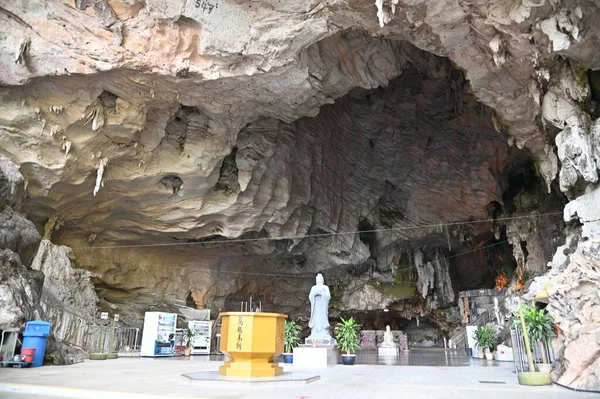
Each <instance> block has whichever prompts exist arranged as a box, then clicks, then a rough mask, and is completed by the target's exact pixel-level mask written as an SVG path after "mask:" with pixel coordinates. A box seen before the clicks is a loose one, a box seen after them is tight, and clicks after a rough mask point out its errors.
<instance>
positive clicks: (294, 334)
mask: <svg viewBox="0 0 600 399" xmlns="http://www.w3.org/2000/svg"><path fill="white" fill-rule="evenodd" d="M301 330H302V327H300V325H298V324H297V323H296V322H295V321H294V320H290V321H287V320H286V322H285V327H284V329H283V345H284V346H285V353H292V350H293V349H294V348H295V347H297V346H298V345H300V342H301V341H300V331H301Z"/></svg>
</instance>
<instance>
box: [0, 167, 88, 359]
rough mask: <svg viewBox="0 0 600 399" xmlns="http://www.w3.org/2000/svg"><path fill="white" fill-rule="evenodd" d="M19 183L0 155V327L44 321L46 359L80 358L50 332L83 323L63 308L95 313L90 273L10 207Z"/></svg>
mask: <svg viewBox="0 0 600 399" xmlns="http://www.w3.org/2000/svg"><path fill="white" fill-rule="evenodd" d="M24 182H25V180H24V179H23V176H22V175H21V174H20V172H19V170H18V169H17V167H16V166H15V165H14V164H12V163H11V162H10V161H9V160H7V159H6V158H0V205H2V206H1V207H0V329H3V328H8V327H13V328H14V327H17V328H23V327H24V325H25V323H26V322H27V321H29V320H40V319H42V320H46V321H49V322H50V323H52V333H53V335H52V337H51V338H50V341H49V344H48V346H47V348H46V362H47V363H50V364H70V363H73V362H76V361H81V359H83V357H84V356H85V352H84V351H83V350H82V349H81V348H76V347H74V346H73V345H70V344H68V343H67V342H65V341H64V340H58V339H56V337H55V335H56V334H58V335H60V336H61V337H63V338H67V339H68V338H69V334H71V335H75V334H78V333H79V331H78V330H79V329H81V327H82V326H81V325H80V323H81V319H79V320H73V318H71V317H69V313H65V312H64V311H62V310H61V309H65V307H67V308H69V309H74V310H76V311H78V312H82V313H84V314H85V316H87V317H92V316H94V314H95V312H96V302H97V297H96V294H95V291H94V287H93V285H92V284H91V282H90V273H89V272H87V271H84V270H81V269H73V268H72V267H71V263H70V256H72V252H71V251H70V249H69V248H67V247H58V246H55V245H54V244H52V243H50V242H49V241H47V240H44V241H42V242H41V245H40V235H39V233H38V232H37V230H36V229H35V227H34V225H33V223H31V221H29V220H27V219H26V218H25V217H24V216H23V215H21V214H20V213H18V212H16V211H14V210H13V209H12V208H11V206H17V207H18V206H19V203H20V202H21V200H22V196H23V193H24V192H25V187H24ZM36 252H37V255H36V254H35V253H36ZM34 257H35V259H34ZM57 310H58V311H57ZM65 316H66V317H65ZM85 316H84V317H85Z"/></svg>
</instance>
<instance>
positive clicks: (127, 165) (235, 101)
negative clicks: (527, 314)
mask: <svg viewBox="0 0 600 399" xmlns="http://www.w3.org/2000/svg"><path fill="white" fill-rule="evenodd" d="M88 3H89V4H88ZM508 3H510V4H508ZM508 3H507V4H496V3H495V2H488V1H477V2H474V3H470V4H468V5H467V4H463V2H460V1H458V0H457V1H447V2H427V3H426V2H391V3H390V4H386V5H385V7H384V9H383V10H381V12H380V15H379V17H378V15H377V11H378V10H377V8H376V7H375V5H374V2H366V1H350V2H318V3H316V4H314V3H313V2H306V1H300V2H298V1H284V2H270V1H256V2H228V1H221V2H218V7H216V8H214V9H213V10H212V11H211V12H207V11H206V10H200V9H198V8H196V7H195V6H194V4H195V3H194V2H191V1H188V2H183V1H174V2H165V1H160V0H154V1H147V2H133V1H120V0H110V1H104V0H98V1H95V2H85V1H75V2H74V3H71V2H68V1H65V2H62V1H51V2H47V3H46V4H45V6H44V7H42V6H40V5H39V4H36V2H27V3H20V4H2V5H1V8H0V21H2V23H3V24H5V26H7V27H8V28H9V33H7V34H6V35H5V36H4V37H2V40H1V45H2V48H3V50H6V51H3V52H2V53H0V59H1V64H2V65H3V66H6V67H5V68H3V73H2V76H1V77H0V83H1V84H2V87H0V131H1V134H0V153H1V154H3V155H6V156H8V157H9V158H11V159H12V160H13V161H14V162H15V163H17V164H18V165H19V166H20V169H21V172H22V173H23V175H24V176H25V178H26V180H27V198H26V201H25V211H26V213H27V215H28V217H29V218H30V219H31V220H33V221H34V223H36V226H37V227H38V229H39V230H40V232H41V233H45V235H46V237H48V238H51V239H52V241H54V242H55V243H58V244H62V245H68V246H71V247H73V248H74V251H75V256H76V260H77V263H78V265H79V266H80V267H84V268H86V269H89V270H91V271H93V272H95V273H97V275H98V276H97V281H96V283H97V288H98V290H99V294H100V297H101V298H103V300H104V301H106V303H112V304H115V303H117V304H123V303H129V302H131V303H133V302H135V303H138V304H139V306H140V307H143V306H145V305H146V304H148V303H159V302H161V301H162V302H165V301H166V302H168V300H169V298H171V299H172V298H180V299H181V298H185V296H186V295H187V294H188V293H190V292H191V293H193V295H194V299H195V300H196V303H198V304H199V305H208V304H209V303H211V302H215V301H217V302H219V303H220V304H221V305H220V306H225V305H224V304H225V303H227V301H228V300H232V298H233V297H235V298H237V299H240V298H242V297H243V296H244V295H251V294H252V293H256V292H261V293H262V294H261V295H264V298H265V301H266V302H267V303H269V305H270V306H272V307H273V308H283V309H287V310H290V309H292V310H293V309H296V308H298V307H300V306H301V305H302V302H304V301H305V298H304V296H305V292H307V290H308V287H310V285H311V284H312V280H311V278H312V277H311V276H314V273H315V272H317V271H323V272H326V273H330V276H331V278H332V280H335V279H336V278H339V279H342V280H343V278H342V276H341V275H340V273H339V272H338V271H340V270H343V271H344V272H347V273H348V275H352V273H354V274H355V275H357V276H363V275H364V274H365V270H370V271H369V273H370V276H372V275H373V273H374V272H375V273H379V274H380V280H382V281H386V279H387V280H389V279H390V278H391V277H390V276H389V273H390V270H392V274H393V269H394V267H398V266H399V265H401V264H403V263H405V262H408V263H409V264H413V263H414V262H415V259H414V257H415V256H417V257H418V256H420V255H415V250H419V251H423V256H424V258H425V260H436V259H437V262H438V263H440V262H441V258H440V257H442V258H444V257H446V256H447V255H448V254H449V253H451V252H452V253H456V252H459V253H460V252H461V251H464V252H466V251H470V250H473V249H474V248H477V247H478V246H481V245H483V244H484V243H487V242H490V241H493V240H499V239H504V238H506V236H505V234H506V231H505V230H506V228H505V226H499V225H498V224H495V223H474V224H469V225H462V226H460V227H456V228H453V229H449V228H446V229H444V228H443V227H441V226H440V225H443V224H447V223H452V222H458V221H468V220H482V219H488V218H490V217H493V216H495V214H494V212H500V213H501V212H508V208H510V213H513V214H517V213H519V211H525V212H529V211H532V210H534V209H535V210H540V209H542V208H543V210H545V211H556V210H557V209H558V210H559V211H560V206H561V205H563V203H562V202H561V199H557V198H558V196H557V195H556V192H557V191H558V189H557V188H556V187H553V183H552V181H553V180H554V178H555V177H556V175H557V172H558V160H557V156H556V153H555V150H554V148H553V147H552V142H551V140H549V138H551V137H553V135H555V134H556V131H555V128H553V127H552V126H546V125H545V124H543V123H542V122H541V120H540V115H541V114H542V113H543V112H544V113H545V114H546V115H552V114H553V112H554V113H555V114H557V115H558V116H557V118H558V117H560V111H561V109H559V107H558V106H557V105H556V104H552V103H549V102H548V103H542V94H541V93H542V92H544V91H547V90H548V89H549V87H550V86H551V85H550V81H549V79H550V77H549V76H551V75H552V76H554V75H555V74H556V75H559V76H567V75H568V76H569V77H570V79H571V80H572V81H574V82H577V81H578V79H582V78H581V76H583V75H581V73H580V71H586V70H588V69H590V70H591V69H597V68H599V67H600V59H599V58H598V57H597V55H595V53H594V51H593V49H594V44H593V43H594V40H597V37H598V30H599V29H600V28H599V27H598V25H597V24H594V23H590V22H589V21H591V20H593V18H594V14H593V13H591V12H590V13H588V12H586V13H583V12H581V7H583V9H585V10H592V9H595V7H597V6H595V5H594V4H593V3H592V2H586V1H569V2H565V4H563V5H557V4H555V2H548V4H546V2H543V1H542V2H540V3H541V4H539V5H538V4H535V5H534V4H530V2H521V1H516V2H508ZM567 3H568V4H567ZM577 7H580V8H579V10H578V9H577ZM567 10H571V11H568V12H567ZM213 12H214V14H213ZM563 14H564V15H563ZM232 15H234V16H235V18H233V17H231V16H232ZM561 18H562V19H561ZM526 20H529V21H531V23H527V22H524V21H526ZM557 21H558V22H557ZM234 22H235V23H234ZM552 24H554V25H552ZM558 28H560V29H558ZM575 30H577V31H575ZM555 31H556V32H555ZM561 35H562V36H561ZM560 40H562V41H560ZM565 40H566V41H567V42H568V43H569V45H565V42H564V41H565ZM557 48H558V50H556V49H557ZM19 49H20V50H19ZM558 52H560V53H559V54H558ZM15 60H17V61H15ZM563 83H564V79H563ZM565 84H566V83H565ZM557 87H558V86H557ZM561 87H562V86H561ZM577 88H578V86H577V85H576V84H574V86H570V87H567V88H564V87H563V89H564V90H567V91H569V90H570V91H569V93H576V92H577V90H576V89H577ZM574 95H575V94H574ZM553 129H554V130H553ZM561 189H562V187H561ZM527 190H529V192H534V193H535V195H533V196H532V197H526V196H525V197H524V196H522V195H521V194H522V193H523V191H527ZM563 191H564V190H563ZM520 193H521V194H520ZM548 193H550V194H548ZM531 198H535V200H532V199H531ZM548 198H550V199H548ZM538 200H539V201H538ZM499 210H500V211H499ZM559 219H560V218H559ZM415 226H421V227H418V228H415ZM423 226H426V227H423ZM373 230H387V231H380V232H376V233H375V232H373ZM450 230H452V231H450ZM357 231H362V233H361V234H354V233H353V234H339V233H345V232H357ZM331 233H334V235H331ZM503 234H504V236H503ZM235 239H238V240H239V239H242V240H247V241H243V242H237V243H235V242H230V243H222V242H223V241H227V240H235ZM215 241H216V243H215ZM154 244H161V245H165V246H162V247H161V246H158V247H154V246H152V245H154ZM178 244H184V245H178ZM130 245H148V246H145V247H127V246H130ZM166 245H168V246H166ZM548 245H550V244H548ZM548 245H547V246H548ZM552 245H553V244H552ZM115 246H124V247H125V248H114V247H115ZM550 246H551V245H550ZM111 247H112V248H111ZM551 250H552V248H547V249H546V251H547V252H550V251H551ZM510 251H512V250H511V248H510V247H509V246H506V248H505V252H510ZM490 256H491V255H490ZM494 257H495V258H498V259H499V258H501V256H500V255H499V254H496V255H494ZM465 259H469V260H468V261H465V262H463V263H473V262H477V261H478V260H477V259H476V258H473V257H470V258H465ZM451 262H452V265H453V267H454V269H456V270H455V271H454V272H453V273H454V274H452V273H451V274H452V275H449V276H448V278H447V279H448V280H449V281H450V280H452V281H453V282H454V288H460V286H461V284H462V285H463V287H462V288H465V287H466V288H468V287H469V286H477V285H481V284H484V282H485V284H489V283H490V280H489V276H488V277H485V276H483V275H482V276H475V277H473V273H471V272H470V271H468V270H466V271H465V270H462V272H461V270H460V267H459V266H460V265H459V263H460V262H459V261H455V260H452V261H451ZM502 262H504V261H503V260H501V261H500V262H499V265H498V267H501V264H502ZM507 262H508V261H507ZM512 262H514V260H513V261H512ZM488 263H489V262H488ZM432 267H433V266H432ZM511 267H514V265H511ZM357 268H358V269H357ZM356 270H358V272H357V271H356ZM244 273H245V274H244ZM252 273H256V274H252ZM269 273H270V274H272V275H269ZM278 273H280V274H281V273H287V275H286V277H285V278H282V277H278V276H277V274H278ZM386 273H387V274H386ZM294 274H295V275H297V277H293V275H294ZM257 276H262V277H261V278H258V277H257ZM290 276H291V277H290ZM361 278H362V277H361ZM410 278H412V279H416V278H417V277H415V276H414V275H413V276H412V277H410ZM419 278H421V277H419ZM486 279H487V280H486ZM457 281H458V282H457ZM272 287H277V289H276V290H275V291H274V293H273V294H272V295H271V296H270V297H268V295H270V294H269V293H268V292H269V290H271V291H273V289H272ZM436 289H437V290H438V291H439V290H443V287H437V288H436ZM450 291H452V290H450ZM450 291H448V292H446V293H445V294H447V295H446V296H448V298H450V297H451V296H452V295H454V296H455V292H454V291H452V292H450ZM340 295H341V296H342V297H343V295H347V296H348V297H347V298H346V299H344V301H346V304H347V303H349V302H352V299H351V298H350V297H351V296H352V295H353V294H351V293H350V294H348V293H345V294H340ZM440 295H441V294H440ZM425 296H427V293H425ZM167 297H168V298H167ZM303 298H304V299H303ZM348 298H350V299H348ZM237 299H236V300H237ZM436 300H437V301H438V302H439V303H443V302H444V300H442V298H441V296H440V297H439V298H438V299H436ZM136 301H137V302H136ZM348 301H349V302H348ZM448 301H449V303H448V304H450V303H451V300H450V299H448ZM359 302H360V301H359ZM374 302H377V300H375V301H374ZM379 302H381V303H383V302H385V301H384V300H381V301H379Z"/></svg>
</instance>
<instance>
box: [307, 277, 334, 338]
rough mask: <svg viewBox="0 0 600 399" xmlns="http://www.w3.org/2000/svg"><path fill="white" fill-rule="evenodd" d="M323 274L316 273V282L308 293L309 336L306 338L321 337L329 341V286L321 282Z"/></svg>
mask: <svg viewBox="0 0 600 399" xmlns="http://www.w3.org/2000/svg"><path fill="white" fill-rule="evenodd" d="M323 282H324V281H323V275H322V274H321V273H319V274H317V284H316V285H313V286H312V288H311V289H310V294H308V299H309V300H310V322H309V323H308V326H309V327H310V336H309V337H308V339H307V340H313V339H319V340H321V339H323V340H329V341H331V340H332V338H331V335H329V299H331V294H330V293H329V287H328V286H326V285H325V284H323Z"/></svg>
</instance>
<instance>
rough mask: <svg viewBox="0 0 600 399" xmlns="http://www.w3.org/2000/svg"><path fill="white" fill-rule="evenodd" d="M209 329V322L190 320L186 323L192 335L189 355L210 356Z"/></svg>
mask: <svg viewBox="0 0 600 399" xmlns="http://www.w3.org/2000/svg"><path fill="white" fill-rule="evenodd" d="M211 327H212V324H211V322H210V321H198V320H192V321H190V322H188V328H189V329H190V330H192V332H193V333H194V338H193V339H192V348H191V351H190V354H192V355H210V338H211V336H210V333H211Z"/></svg>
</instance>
